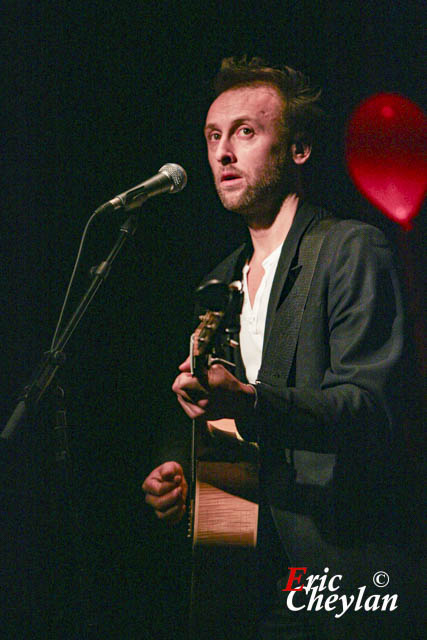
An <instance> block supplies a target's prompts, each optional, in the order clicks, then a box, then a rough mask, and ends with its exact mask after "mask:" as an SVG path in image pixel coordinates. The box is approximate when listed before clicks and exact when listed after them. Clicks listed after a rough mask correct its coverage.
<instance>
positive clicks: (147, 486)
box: [142, 462, 188, 524]
mask: <svg viewBox="0 0 427 640" xmlns="http://www.w3.org/2000/svg"><path fill="white" fill-rule="evenodd" d="M142 490H143V491H144V492H145V502H146V503H147V504H149V505H151V506H152V507H153V509H154V511H155V513H156V515H157V517H158V518H159V519H160V520H164V521H165V522H167V523H168V524H175V523H176V522H179V521H180V520H181V518H182V516H183V515H184V512H185V501H186V498H187V491H188V485H187V481H186V479H185V477H184V472H183V470H182V467H181V465H180V464H178V462H164V463H163V464H161V465H160V466H159V467H156V469H154V470H153V471H152V472H151V473H150V475H149V476H147V477H146V479H145V480H144V484H143V485H142Z"/></svg>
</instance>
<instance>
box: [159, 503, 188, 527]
mask: <svg viewBox="0 0 427 640" xmlns="http://www.w3.org/2000/svg"><path fill="white" fill-rule="evenodd" d="M184 512H185V504H183V503H181V504H177V505H175V506H173V507H171V508H170V509H168V510H167V511H155V514H156V516H157V517H158V518H159V520H164V521H167V522H168V523H169V524H174V523H176V522H179V521H180V520H181V518H182V516H183V514H184Z"/></svg>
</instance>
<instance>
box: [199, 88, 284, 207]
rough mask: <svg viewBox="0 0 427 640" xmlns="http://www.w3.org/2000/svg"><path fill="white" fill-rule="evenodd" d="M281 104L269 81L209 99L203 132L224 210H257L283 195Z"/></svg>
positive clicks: (279, 97)
mask: <svg viewBox="0 0 427 640" xmlns="http://www.w3.org/2000/svg"><path fill="white" fill-rule="evenodd" d="M283 108H284V103H283V98H282V97H281V95H280V94H279V92H278V91H277V90H276V89H275V88H274V87H271V86H269V85H257V86H252V87H238V88H233V89H229V90H228V91H224V92H223V93H221V94H220V95H219V96H218V98H216V100H215V101H214V102H213V103H212V105H211V107H210V109H209V111H208V114H207V117H206V125H205V137H206V141H207V145H208V159H209V164H210V166H211V169H212V173H213V177H214V180H215V186H216V189H217V191H218V195H219V197H220V199H221V202H222V204H223V205H224V207H225V208H226V209H229V210H230V211H236V212H239V213H242V214H245V215H251V214H256V213H257V211H259V210H260V209H263V210H265V209H266V208H268V207H270V206H273V203H276V202H277V200H278V198H280V197H281V196H283V197H285V195H287V193H286V182H287V180H286V179H287V178H288V181H289V175H288V176H287V175H286V174H287V173H288V171H289V163H288V164H287V163H286V158H287V138H286V135H285V133H284V130H283V125H282V115H283ZM286 165H287V166H286Z"/></svg>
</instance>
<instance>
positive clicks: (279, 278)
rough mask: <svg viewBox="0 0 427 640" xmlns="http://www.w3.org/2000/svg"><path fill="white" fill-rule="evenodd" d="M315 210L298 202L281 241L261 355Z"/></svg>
mask: <svg viewBox="0 0 427 640" xmlns="http://www.w3.org/2000/svg"><path fill="white" fill-rule="evenodd" d="M316 212H317V210H316V209H315V208H314V207H312V206H310V205H309V204H307V203H305V202H302V203H300V204H299V206H298V209H297V212H296V214H295V217H294V220H293V222H292V226H291V228H290V229H289V233H288V235H287V236H286V239H285V242H284V243H283V248H282V252H281V254H280V258H279V262H278V265H277V269H276V274H275V276H274V280H273V285H272V287H271V294H270V299H269V302H268V308H267V319H266V323H265V332H264V344H263V355H264V354H265V350H266V347H267V344H268V340H269V338H270V334H271V329H272V326H273V322H274V318H275V315H276V310H277V308H278V307H279V305H280V302H281V296H282V291H283V290H284V286H285V283H286V280H287V278H288V275H289V271H290V270H294V269H295V270H297V269H298V267H299V265H296V264H294V259H295V257H296V255H297V251H298V247H299V245H300V242H301V239H302V237H303V235H304V233H305V231H306V230H307V228H308V226H309V225H310V223H311V222H312V220H313V218H314V217H315V215H316Z"/></svg>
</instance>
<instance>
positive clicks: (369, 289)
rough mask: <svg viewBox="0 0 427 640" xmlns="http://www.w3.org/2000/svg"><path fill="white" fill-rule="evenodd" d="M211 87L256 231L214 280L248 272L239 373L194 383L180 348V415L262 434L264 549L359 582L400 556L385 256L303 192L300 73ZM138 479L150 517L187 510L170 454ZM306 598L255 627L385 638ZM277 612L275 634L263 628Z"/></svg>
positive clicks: (216, 172)
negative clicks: (394, 533) (395, 534)
mask: <svg viewBox="0 0 427 640" xmlns="http://www.w3.org/2000/svg"><path fill="white" fill-rule="evenodd" d="M215 86H216V98H215V100H214V101H213V103H212V104H211V106H210V109H209V111H208V114H207V117H206V124H205V129H204V131H205V137H206V143H207V149H208V159H209V164H210V167H211V170H212V173H213V177H214V181H215V186H216V189H217V192H218V195H219V197H220V199H221V202H222V204H223V205H224V207H225V208H226V209H228V210H230V211H234V212H237V213H239V214H240V215H241V216H242V217H243V218H244V220H245V222H246V224H247V226H248V229H249V233H250V239H251V242H250V243H248V245H246V246H245V247H243V248H242V247H240V248H239V249H238V250H237V251H236V252H234V253H233V254H232V255H231V256H230V257H229V258H228V259H226V260H225V261H224V262H223V263H221V265H219V267H217V269H215V270H214V271H213V272H212V273H211V274H210V276H209V277H215V278H218V279H220V280H223V281H226V282H231V281H232V280H234V279H236V277H238V278H240V279H241V280H242V281H243V290H244V303H243V309H242V314H241V332H240V351H239V353H238V354H237V356H236V364H237V367H236V371H235V374H236V375H234V374H233V373H230V371H228V370H227V369H226V368H225V367H223V366H222V365H221V364H214V365H213V366H212V367H211V368H210V369H209V370H208V371H207V372H206V379H205V380H204V381H203V384H202V383H201V382H200V381H199V380H198V379H197V378H196V377H195V376H193V375H192V374H191V372H190V362H189V359H187V360H186V361H185V362H184V363H183V364H182V365H181V366H180V367H179V369H180V374H179V375H178V377H177V378H176V380H175V382H174V384H173V391H174V392H175V393H176V395H177V399H178V402H179V404H180V405H181V407H182V409H183V410H184V412H185V413H186V414H187V416H188V417H189V418H192V419H195V418H196V419H197V418H207V419H217V418H224V417H226V418H234V420H235V421H236V425H237V428H238V430H239V433H240V435H241V436H242V437H243V438H244V439H245V440H248V441H251V442H253V441H256V442H257V443H258V444H259V447H260V456H261V479H262V492H263V496H264V503H265V505H268V508H266V509H263V508H262V506H261V516H260V530H261V539H263V540H264V545H265V548H266V549H267V554H264V558H265V556H268V555H269V553H268V550H269V549H270V550H271V555H272V556H273V549H274V548H275V547H274V545H275V543H276V541H277V540H279V539H280V541H281V545H282V546H281V551H280V552H279V553H282V554H283V558H284V563H283V564H284V567H285V568H287V567H304V568H305V571H306V573H307V575H308V574H313V575H314V574H318V575H319V576H320V575H322V574H324V572H326V574H328V572H329V575H330V576H332V575H339V576H341V577H340V578H337V580H338V581H342V588H343V593H344V592H345V593H347V594H350V595H351V594H354V593H356V595H357V593H358V592H357V589H358V588H359V587H361V586H362V585H366V584H367V582H366V581H368V580H369V581H370V584H371V582H372V574H373V573H374V570H375V569H376V570H385V571H387V567H388V569H389V571H392V570H393V568H395V567H396V565H397V564H398V559H397V556H396V554H395V548H394V547H392V548H391V550H390V548H389V551H388V552H387V553H386V554H384V553H382V552H381V550H382V549H384V548H385V547H384V540H387V543H390V542H391V538H390V531H391V530H392V529H393V508H394V506H395V504H394V502H396V501H395V500H394V498H393V482H394V476H393V473H394V470H395V468H396V467H395V466H394V454H395V451H396V449H397V447H398V444H397V443H398V438H397V436H396V435H395V434H396V430H395V427H396V424H395V423H396V420H395V416H396V406H395V405H396V404H397V398H396V397H395V395H394V394H393V393H392V385H393V384H394V385H395V384H396V380H397V378H396V377H395V376H397V371H398V369H399V366H400V363H401V358H402V350H403V348H404V346H403V323H404V321H403V312H402V303H401V297H400V293H399V287H398V282H397V278H396V275H395V270H394V266H393V260H392V255H391V252H390V249H389V247H388V245H387V242H386V241H385V239H384V237H383V235H382V234H381V233H380V232H379V231H378V230H377V229H375V228H374V227H371V226H369V225H364V224H362V223H359V222H356V221H349V220H335V221H331V222H330V223H329V224H326V225H325V223H324V222H323V223H322V224H323V226H322V224H321V222H322V221H324V219H325V218H328V217H329V216H328V215H327V214H326V213H325V212H324V211H322V210H320V209H318V208H315V207H312V206H311V205H310V204H308V202H306V200H305V197H304V188H303V172H304V168H305V165H306V163H307V162H308V161H309V159H310V154H311V149H312V139H313V128H315V123H316V119H317V117H318V115H319V109H318V107H317V101H318V97H319V94H318V92H315V91H313V90H312V89H311V88H310V86H309V84H308V82H307V80H306V79H305V78H304V77H303V76H302V74H300V73H298V72H295V71H293V70H291V69H289V68H284V69H282V70H279V69H272V68H268V67H266V66H265V65H264V64H263V63H262V61H260V60H258V59H254V60H252V61H251V62H250V63H246V61H243V62H242V61H241V62H236V61H234V60H233V59H228V60H224V61H223V64H222V67H221V71H220V72H219V74H218V76H217V79H216V85H215ZM321 229H323V230H322V231H320V230H321ZM316 233H317V240H316V239H315V238H316ZM316 243H317V244H316ZM315 246H317V254H318V256H316V250H315V249H314V247H315ZM236 271H237V273H236ZM307 273H309V274H310V273H311V275H309V276H308V279H307V276H306V275H305V274H307ZM304 282H306V284H305V285H304V284H303V283H304ZM304 287H305V289H304ZM301 296H302V297H303V298H304V299H303V302H301V301H300V302H299V303H298V297H300V298H301ZM301 305H302V306H301ZM296 317H300V321H299V322H296V321H295V318H296ZM292 341H294V347H293V349H292V353H291V354H290V355H289V353H287V349H288V350H289V344H290V343H292ZM143 489H144V491H145V492H146V501H147V503H148V504H150V505H151V506H152V507H153V508H154V509H155V512H156V514H157V516H158V517H159V518H160V519H162V520H164V521H165V522H168V523H175V522H177V521H179V520H180V519H181V518H182V516H183V514H184V512H185V503H186V497H187V482H186V479H185V477H184V473H183V469H182V466H181V464H180V463H178V462H177V461H168V462H165V463H164V464H163V465H161V466H159V467H157V468H156V469H155V470H154V471H153V472H152V473H151V474H150V475H149V476H148V478H147V479H146V480H145V482H144V485H143ZM273 523H274V524H273ZM263 531H264V532H266V533H265V535H264V536H263ZM265 541H267V542H265ZM274 557H276V556H274ZM386 560H387V562H388V565H387V567H386V566H385V565H382V564H381V562H386ZM274 564H275V566H276V569H277V571H276V575H273V573H272V571H273V569H272V567H271V564H270V566H269V565H268V562H267V563H265V571H264V576H265V577H266V578H267V577H269V578H271V579H274V581H276V580H277V579H278V578H280V577H282V578H283V580H284V582H283V583H282V587H283V585H285V586H288V587H290V588H297V587H298V586H300V585H302V584H303V581H302V580H301V582H299V581H298V579H295V582H292V583H289V584H287V575H285V574H284V573H283V567H282V565H278V564H277V563H274ZM281 572H282V573H281ZM326 574H325V575H326ZM290 575H294V576H296V575H297V574H296V573H295V572H294V574H290ZM300 575H303V572H302V571H301V572H300ZM303 579H305V576H303ZM333 584H334V586H336V585H337V584H338V582H335V583H333ZM340 585H341V582H340ZM371 586H372V584H371ZM331 589H332V585H331ZM267 590H268V589H267ZM374 591H375V590H374ZM395 592H396V588H394V589H392V593H395ZM287 593H288V592H286V591H283V592H282V596H287ZM334 593H335V591H334V590H331V591H330V592H328V593H327V595H331V594H334ZM298 595H300V594H298ZM270 596H271V593H270V591H269V597H270ZM308 596H309V592H308V591H307V598H306V600H304V598H302V599H301V600H298V605H296V603H297V600H296V599H295V600H294V599H293V596H292V598H291V599H290V600H287V599H286V598H285V599H284V598H283V597H282V600H281V603H280V605H279V606H278V607H276V609H275V611H274V613H273V614H272V613H270V614H267V615H266V616H265V620H266V622H264V623H262V622H260V626H259V629H258V631H257V632H256V634H255V636H254V637H257V638H270V637H271V638H273V637H280V638H282V637H283V638H294V637H295V638H297V637H298V638H309V637H314V636H311V635H310V633H311V631H310V629H312V628H314V627H315V628H316V633H318V634H320V633H321V629H323V633H324V634H325V637H328V638H332V637H336V638H343V637H353V638H357V639H358V640H359V639H360V638H375V637H380V636H377V635H376V632H375V631H374V626H373V625H374V624H375V625H377V624H379V623H378V616H375V614H376V611H375V612H371V613H370V614H369V613H367V614H366V615H365V616H364V621H362V622H361V624H360V625H359V627H357V628H356V627H355V626H354V624H355V623H354V622H353V620H352V621H351V622H350V616H351V612H350V613H346V614H345V615H342V616H340V617H339V618H337V617H336V616H335V613H337V611H336V610H335V609H334V608H332V610H331V611H330V612H329V613H326V612H325V611H324V609H325V608H324V607H323V610H322V612H319V613H317V612H314V613H311V614H309V613H308V612H307V602H308ZM333 601H334V602H336V600H335V598H333ZM372 602H374V600H372ZM375 602H376V601H375ZM319 603H320V600H319ZM331 603H332V601H329V606H332V604H331ZM272 605H273V603H272V602H271V607H272ZM319 607H320V604H319ZM387 615H388V616H389V618H388V619H389V620H393V623H392V626H395V624H394V619H392V613H391V612H387V613H385V614H384V615H383V619H384V618H385V617H386V616H387ZM369 616H370V617H369ZM361 617H362V616H361V615H360V616H359V622H360V619H361ZM278 618H280V621H279V622H277V620H278ZM274 620H276V622H274ZM386 622H387V621H386ZM275 624H276V627H277V629H279V628H280V629H281V630H282V631H277V629H276V631H275V633H276V635H269V634H273V632H272V631H271V629H273V628H275V627H274V625H275ZM381 624H382V622H381ZM313 625H314V627H313ZM268 629H270V631H268ZM295 629H296V630H295ZM298 629H299V630H300V631H298ZM381 629H382V627H381ZM378 632H379V633H381V634H382V635H383V632H382V631H378ZM293 633H295V634H296V635H292V634H293ZM299 633H300V634H302V635H298V634H299ZM313 633H314V631H313ZM349 633H350V636H349ZM384 633H387V634H389V630H388V629H387V631H385V632H384ZM280 634H282V635H280ZM352 634H353V635H352ZM230 637H233V636H230ZM317 637H323V636H320V635H319V636H317ZM383 637H391V635H390V634H389V635H387V636H385V635H383Z"/></svg>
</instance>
